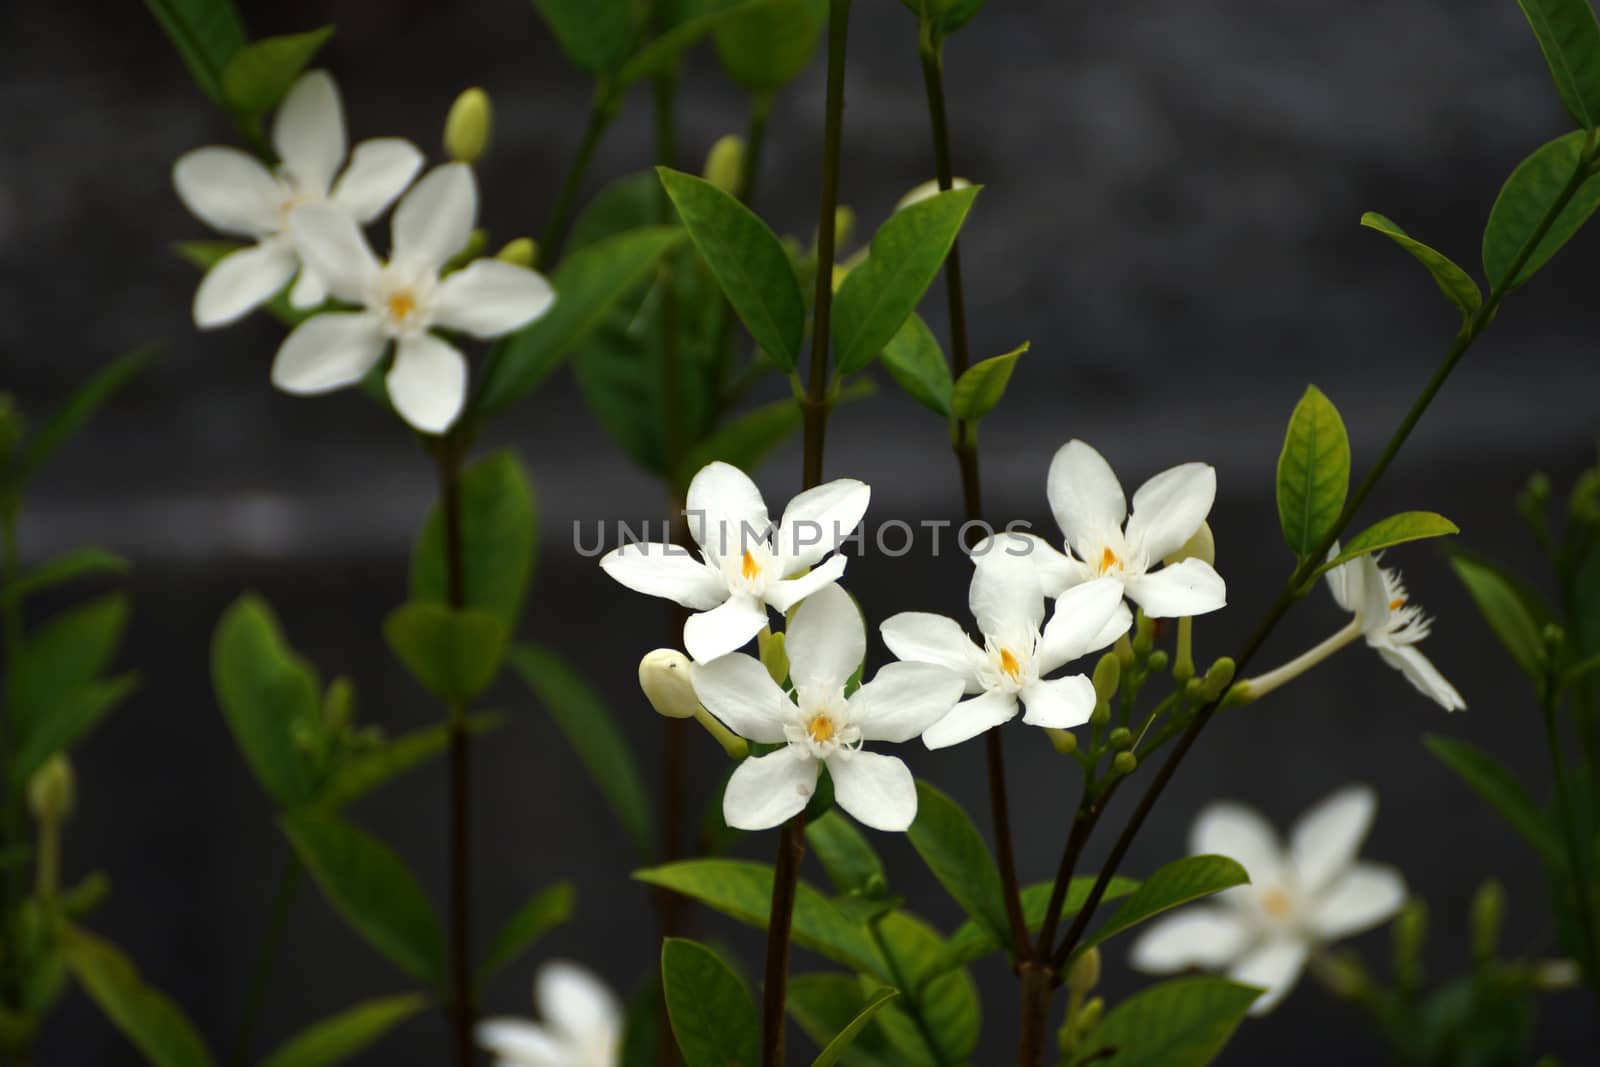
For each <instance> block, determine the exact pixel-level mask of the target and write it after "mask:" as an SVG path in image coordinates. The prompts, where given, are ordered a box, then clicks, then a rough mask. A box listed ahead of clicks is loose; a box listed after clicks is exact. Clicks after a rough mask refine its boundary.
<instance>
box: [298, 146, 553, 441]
mask: <svg viewBox="0 0 1600 1067" xmlns="http://www.w3.org/2000/svg"><path fill="white" fill-rule="evenodd" d="M477 214H478V186H477V182H476V181H475V180H474V179H473V176H472V168H471V167H468V166H467V165H466V164H464V163H447V164H445V165H443V166H441V167H435V168H434V169H433V170H431V171H429V172H428V173H427V174H426V175H424V176H423V178H422V179H421V180H420V181H418V182H417V184H416V185H414V186H412V188H411V191H410V192H408V193H406V195H405V197H404V198H402V199H401V201H400V206H399V207H397V208H395V212H394V242H393V249H392V250H391V253H390V258H389V262H387V263H380V262H378V259H377V257H376V256H374V255H373V253H372V249H371V248H370V247H369V246H368V244H367V239H366V238H365V237H364V236H362V233H361V229H360V227H358V226H357V225H356V222H355V219H354V218H352V217H351V216H350V215H349V214H348V213H347V212H344V211H339V210H337V209H335V208H332V207H330V206H328V205H325V204H314V205H308V206H306V207H302V208H299V209H298V210H296V211H295V213H294V214H293V215H292V216H291V217H290V219H289V228H290V231H291V232H292V233H293V235H294V240H295V244H296V245H297V246H298V247H299V249H300V254H301V255H302V256H304V257H305V260H306V262H307V263H308V264H310V266H311V268H312V269H313V270H315V271H316V272H317V273H318V274H319V275H321V276H322V278H323V280H324V281H325V282H326V283H327V286H328V291H329V292H330V293H332V294H333V295H334V296H335V297H337V298H338V299H340V300H343V301H347V302H349V303H352V304H356V305H358V306H359V307H360V308H361V310H359V311H351V312H329V313H325V314H321V315H314V316H312V317H311V318H309V319H307V320H306V321H305V322H302V323H301V324H300V325H299V326H297V327H296V328H295V330H294V332H293V333H291V334H290V335H289V336H288V338H287V339H286V340H285V341H284V342H283V347H281V348H279V349H278V358H277V360H276V361H275V362H274V363H273V365H272V381H273V383H274V384H275V385H277V386H278V387H279V388H280V389H283V390H285V391H287V392H290V393H298V394H309V393H325V392H328V391H330V390H333V389H338V388H340V387H342V386H346V385H352V384H354V383H356V382H358V381H360V380H361V379H362V377H363V376H365V375H366V373H367V372H368V371H369V370H371V369H372V368H373V367H374V366H375V365H376V364H377V363H378V361H379V360H380V359H382V358H383V354H384V352H385V351H386V350H387V349H388V347H389V342H391V341H393V342H395V358H394V366H393V368H392V369H391V370H390V371H389V374H388V377H387V379H386V380H387V382H388V386H389V399H390V400H391V401H393V402H394V406H395V410H397V411H399V412H400V414H401V416H402V417H403V418H404V419H405V420H406V421H407V422H409V423H410V424H411V425H412V426H415V427H416V428H417V429H419V430H422V431H423V432H425V433H441V432H443V431H444V430H446V429H447V428H449V426H450V424H451V423H453V422H454V421H455V419H456V416H457V415H459V414H460V413H461V407H462V404H463V402H464V401H465V399H466V390H467V361H466V358H465V357H464V356H462V354H461V352H460V351H459V350H458V349H457V348H456V347H455V346H454V345H452V344H451V343H450V342H448V341H446V340H444V339H443V338H442V337H439V336H438V335H437V334H435V333H432V332H430V331H431V330H434V329H442V330H459V331H461V332H462V333H466V334H470V335H472V336H473V337H479V338H485V339H487V338H493V337H500V336H502V335H503V334H508V333H510V332H511V331H513V330H516V329H519V328H521V327H522V326H525V325H527V324H528V323H529V322H531V321H533V320H534V319H536V318H538V317H539V316H540V315H542V314H544V312H545V311H546V310H547V309H548V308H549V307H550V304H551V301H552V300H553V299H554V294H553V293H552V292H551V291H550V285H549V283H548V282H546V281H545V279H544V277H543V276H542V275H540V274H538V273H536V272H535V271H532V270H529V269H527V268H526V267H518V266H515V265H513V264H510V263H504V262H501V261H500V260H497V259H476V260H473V261H472V262H471V263H469V264H467V265H466V266H465V267H463V268H461V269H460V270H458V271H454V272H452V273H450V274H446V275H445V276H444V277H442V278H441V277H440V271H441V270H442V269H443V268H444V266H445V264H446V263H448V262H449V261H450V260H451V259H452V258H454V257H455V256H456V255H457V254H458V253H460V252H461V250H462V249H463V248H465V247H466V246H467V241H468V240H469V239H470V238H471V236H472V224H473V221H474V219H475V218H476V217H477Z"/></svg>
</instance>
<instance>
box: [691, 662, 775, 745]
mask: <svg viewBox="0 0 1600 1067" xmlns="http://www.w3.org/2000/svg"><path fill="white" fill-rule="evenodd" d="M689 681H690V683H691V684H692V685H693V686H694V695H695V696H697V697H699V698H700V703H701V704H704V705H705V709H706V710H707V711H709V712H710V713H711V714H713V715H715V716H716V717H717V718H719V719H721V720H722V722H723V723H724V724H725V725H726V726H727V727H728V729H730V730H732V731H733V732H734V733H736V734H738V735H739V736H740V737H743V738H745V739H747V740H750V741H756V742H759V743H761V744H764V745H773V744H777V743H779V742H781V741H784V740H785V737H784V733H783V724H784V723H785V722H786V721H787V720H788V718H789V716H790V708H791V707H792V703H791V701H790V700H789V695H788V694H787V693H785V692H784V691H783V689H782V687H781V686H779V685H778V683H777V682H774V681H773V680H772V675H770V674H768V673H767V668H766V667H764V666H762V664H761V661H760V660H758V659H756V658H755V657H754V656H747V655H745V654H744V653H742V652H738V653H734V654H733V655H729V656H723V657H722V658H720V659H715V660H712V661H711V662H710V663H692V664H690V665H689Z"/></svg>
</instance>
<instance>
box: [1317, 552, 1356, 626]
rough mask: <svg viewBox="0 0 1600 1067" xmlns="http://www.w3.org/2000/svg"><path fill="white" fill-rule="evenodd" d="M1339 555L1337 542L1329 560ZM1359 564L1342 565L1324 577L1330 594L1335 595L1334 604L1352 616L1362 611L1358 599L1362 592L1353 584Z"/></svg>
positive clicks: (1329, 553) (1352, 562)
mask: <svg viewBox="0 0 1600 1067" xmlns="http://www.w3.org/2000/svg"><path fill="white" fill-rule="evenodd" d="M1338 555H1339V542H1337V541H1335V542H1334V543H1333V544H1332V546H1330V547H1329V549H1328V555H1327V558H1328V559H1334V558H1336V557H1337V556H1338ZM1359 563H1360V560H1351V561H1350V562H1349V563H1341V564H1339V566H1337V567H1335V568H1333V570H1331V571H1329V572H1328V573H1327V574H1326V575H1324V576H1323V577H1325V578H1326V579H1327V581H1328V592H1330V593H1332V594H1333V602H1334V603H1335V604H1338V605H1339V607H1341V608H1343V609H1344V610H1345V611H1348V612H1350V614H1352V615H1354V614H1355V613H1356V612H1357V611H1359V610H1360V609H1361V605H1360V601H1359V600H1358V599H1357V598H1358V597H1360V595H1361V590H1360V588H1359V587H1357V586H1355V585H1354V584H1353V583H1354V579H1355V576H1356V567H1357V566H1358V564H1359Z"/></svg>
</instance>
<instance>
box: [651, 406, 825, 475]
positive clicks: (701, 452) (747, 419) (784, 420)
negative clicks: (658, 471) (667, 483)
mask: <svg viewBox="0 0 1600 1067" xmlns="http://www.w3.org/2000/svg"><path fill="white" fill-rule="evenodd" d="M800 422H801V411H800V405H799V403H797V402H796V401H795V400H794V399H793V398H792V397H785V398H783V399H782V400H774V401H773V402H772V403H770V404H763V405H761V406H760V407H758V408H752V409H751V410H749V411H746V412H745V413H744V414H742V415H739V416H738V417H736V418H734V419H732V420H731V421H729V422H726V423H724V424H723V425H722V426H720V427H718V428H717V429H716V430H713V431H712V433H711V435H710V436H709V437H706V438H704V439H702V440H701V441H700V442H699V443H697V444H696V445H695V446H694V448H692V449H690V451H689V455H688V457H687V458H686V459H685V460H684V461H683V462H682V463H681V464H679V466H678V477H677V481H678V484H679V485H683V486H687V485H688V484H689V481H690V479H692V478H693V477H694V476H695V474H697V473H698V472H699V471H700V469H701V468H702V467H704V466H705V465H706V464H708V463H713V462H716V461H718V460H720V461H721V462H723V463H731V464H733V465H734V466H735V467H738V468H739V469H741V470H744V471H753V470H755V469H756V468H757V467H759V466H760V465H761V462H762V461H763V460H765V459H766V458H767V456H769V455H770V454H771V453H772V451H773V450H774V449H776V448H777V447H778V446H779V445H781V444H783V442H785V441H787V440H788V439H789V438H790V437H792V436H794V432H795V431H796V430H798V429H799V428H800Z"/></svg>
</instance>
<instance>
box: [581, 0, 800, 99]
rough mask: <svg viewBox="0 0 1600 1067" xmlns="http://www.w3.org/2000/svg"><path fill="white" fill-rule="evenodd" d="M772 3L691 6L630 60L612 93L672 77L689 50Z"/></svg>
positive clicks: (725, 0)
mask: <svg viewBox="0 0 1600 1067" xmlns="http://www.w3.org/2000/svg"><path fill="white" fill-rule="evenodd" d="M769 3H771V0H707V2H704V3H701V4H695V5H689V6H688V7H687V10H686V12H685V14H686V15H687V17H682V18H680V20H679V21H678V22H676V23H675V24H673V25H671V26H669V27H667V29H665V30H664V31H663V32H662V33H661V34H660V35H659V36H657V37H655V38H653V39H651V40H649V41H647V42H645V44H643V45H641V46H640V47H639V49H638V51H636V52H634V54H633V55H631V56H629V57H628V60H627V62H625V63H623V64H622V67H621V68H620V69H619V70H618V71H617V74H616V77H615V79H614V80H613V91H617V92H621V91H624V90H626V89H628V88H629V87H631V86H633V85H635V84H637V83H638V82H640V81H642V80H644V79H645V78H650V77H655V76H657V75H664V74H669V73H670V72H671V71H672V69H673V66H674V65H675V64H676V63H677V62H678V60H679V58H680V57H681V56H682V55H683V53H684V52H686V51H687V50H688V49H690V48H692V47H693V46H694V45H695V44H697V43H699V41H700V40H701V39H702V38H704V37H705V36H706V35H707V34H708V33H710V32H712V31H713V30H714V29H716V28H717V27H718V26H720V25H722V24H723V23H724V22H726V21H727V20H728V19H730V18H732V17H734V16H735V15H737V14H739V13H741V12H747V11H759V10H762V9H764V8H765V7H767V5H768V4H769Z"/></svg>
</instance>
